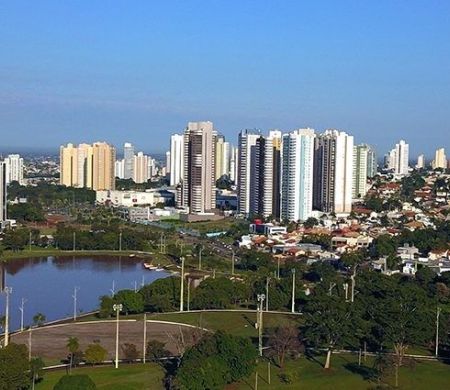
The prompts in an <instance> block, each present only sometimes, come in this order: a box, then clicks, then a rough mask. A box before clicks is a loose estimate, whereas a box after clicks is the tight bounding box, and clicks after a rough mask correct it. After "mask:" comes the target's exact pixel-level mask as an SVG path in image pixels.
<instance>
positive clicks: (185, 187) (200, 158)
mask: <svg viewBox="0 0 450 390" xmlns="http://www.w3.org/2000/svg"><path fill="white" fill-rule="evenodd" d="M216 134H217V133H216V131H215V130H214V128H213V124H212V122H189V123H188V126H187V128H186V130H185V132H184V155H183V159H184V164H183V179H182V194H181V205H182V206H183V207H187V208H188V209H189V213H192V214H202V213H209V212H212V211H213V209H215V208H216V175H215V143H216V140H215V138H216Z"/></svg>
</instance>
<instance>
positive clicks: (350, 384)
mask: <svg viewBox="0 0 450 390" xmlns="http://www.w3.org/2000/svg"><path fill="white" fill-rule="evenodd" d="M323 362H324V357H318V360H317V361H315V360H308V359H306V358H301V359H299V360H296V361H292V360H291V361H289V362H287V364H286V367H285V370H284V373H286V374H287V375H288V376H289V378H291V379H292V382H291V383H283V382H282V381H281V379H280V377H279V374H280V373H281V370H280V369H279V368H278V367H277V366H275V365H273V364H272V365H271V383H270V385H269V384H268V365H267V362H266V361H264V362H261V363H260V364H259V365H258V369H257V371H258V389H260V390H263V389H270V390H277V389H280V390H284V389H286V390H294V389H296V390H297V389H298V390H306V389H321V390H322V389H324V390H328V389H330V390H348V389H352V390H354V389H361V390H366V389H370V388H373V387H375V385H376V383H377V382H376V379H373V378H372V379H370V374H371V372H372V362H373V360H372V359H368V360H367V363H366V364H367V366H363V365H362V366H358V359H357V357H356V356H354V355H334V356H333V357H332V360H331V369H330V370H329V371H325V370H324V369H323V368H322V367H323V366H322V364H323ZM386 382H387V383H388V384H389V385H391V386H393V385H394V378H393V375H391V376H390V377H388V378H386V379H385V383H386ZM449 383H450V369H449V366H448V365H446V364H444V363H440V362H423V361H417V362H416V363H415V367H414V368H407V367H403V368H401V369H400V374H399V388H400V389H404V390H405V389H408V390H409V389H411V390H422V389H423V390H430V389H448V388H449ZM254 385H255V374H253V375H252V376H251V377H250V378H248V379H247V380H245V381H242V382H241V383H239V384H238V385H237V387H236V388H237V389H240V390H246V389H247V390H248V389H253V388H254Z"/></svg>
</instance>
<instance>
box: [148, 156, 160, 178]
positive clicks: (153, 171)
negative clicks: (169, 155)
mask: <svg viewBox="0 0 450 390" xmlns="http://www.w3.org/2000/svg"><path fill="white" fill-rule="evenodd" d="M147 161H148V178H147V180H148V179H150V178H152V177H154V176H156V175H157V174H158V168H157V166H156V160H155V159H154V158H152V157H150V156H148V160H147Z"/></svg>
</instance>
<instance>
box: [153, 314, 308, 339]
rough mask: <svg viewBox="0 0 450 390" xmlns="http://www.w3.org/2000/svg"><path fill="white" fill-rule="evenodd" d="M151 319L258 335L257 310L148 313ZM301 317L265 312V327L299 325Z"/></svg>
mask: <svg viewBox="0 0 450 390" xmlns="http://www.w3.org/2000/svg"><path fill="white" fill-rule="evenodd" d="M147 318H148V319H150V320H161V321H173V322H181V323H185V324H189V325H195V326H201V327H202V328H206V329H209V330H212V331H216V330H222V331H225V332H228V333H231V334H233V335H236V336H245V337H256V336H257V331H256V329H255V327H254V325H255V322H256V312H232V311H225V312H202V313H200V312H195V313H192V312H191V313H189V312H184V313H167V314H164V313H158V314H153V315H148V316H147ZM300 323H301V317H300V316H297V315H294V316H293V315H291V314H289V313H286V314H278V313H264V316H263V324H264V328H266V329H267V328H275V327H277V326H280V325H287V324H292V325H294V326H299V325H300Z"/></svg>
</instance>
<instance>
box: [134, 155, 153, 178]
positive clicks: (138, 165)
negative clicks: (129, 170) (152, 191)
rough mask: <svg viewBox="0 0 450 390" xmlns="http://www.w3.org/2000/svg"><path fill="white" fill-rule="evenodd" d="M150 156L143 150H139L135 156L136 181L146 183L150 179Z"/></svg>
mask: <svg viewBox="0 0 450 390" xmlns="http://www.w3.org/2000/svg"><path fill="white" fill-rule="evenodd" d="M148 166H149V157H148V156H146V155H145V154H144V153H143V152H138V154H136V155H135V156H134V157H133V181H134V182H135V183H146V182H147V180H148V179H149V177H150V175H149V171H148Z"/></svg>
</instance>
